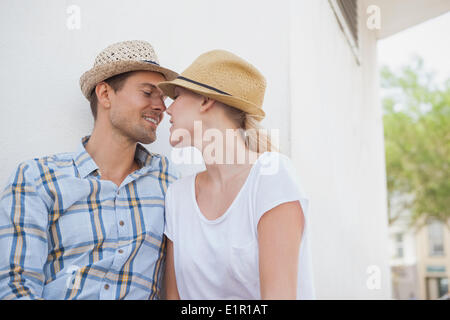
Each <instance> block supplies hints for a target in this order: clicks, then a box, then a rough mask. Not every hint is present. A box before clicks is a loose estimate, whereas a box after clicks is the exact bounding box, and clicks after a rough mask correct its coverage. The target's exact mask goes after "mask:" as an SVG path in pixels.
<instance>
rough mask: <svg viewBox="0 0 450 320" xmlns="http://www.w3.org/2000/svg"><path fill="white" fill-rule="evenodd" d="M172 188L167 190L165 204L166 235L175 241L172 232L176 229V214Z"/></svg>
mask: <svg viewBox="0 0 450 320" xmlns="http://www.w3.org/2000/svg"><path fill="white" fill-rule="evenodd" d="M171 194H172V186H169V188H167V192H166V198H165V201H164V202H165V204H164V218H165V219H164V234H165V235H166V236H167V238H169V239H170V240H171V241H173V233H172V230H173V228H174V226H173V223H174V218H173V215H174V212H173V209H172V196H171Z"/></svg>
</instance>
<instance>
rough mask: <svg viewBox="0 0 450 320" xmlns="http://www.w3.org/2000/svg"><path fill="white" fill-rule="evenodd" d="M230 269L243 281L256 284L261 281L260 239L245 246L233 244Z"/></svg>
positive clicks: (237, 278) (234, 275)
mask: <svg viewBox="0 0 450 320" xmlns="http://www.w3.org/2000/svg"><path fill="white" fill-rule="evenodd" d="M230 255H231V257H230V262H231V265H230V270H231V272H232V275H233V277H235V278H236V280H238V281H239V282H241V283H244V284H248V285H255V284H257V283H258V282H259V260H258V241H257V239H254V240H252V241H251V242H250V243H248V244H246V245H244V246H231V253H230Z"/></svg>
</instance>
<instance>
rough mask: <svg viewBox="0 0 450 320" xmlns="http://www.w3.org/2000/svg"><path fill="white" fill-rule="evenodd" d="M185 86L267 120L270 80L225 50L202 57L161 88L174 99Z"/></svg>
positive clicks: (159, 85) (163, 83)
mask: <svg viewBox="0 0 450 320" xmlns="http://www.w3.org/2000/svg"><path fill="white" fill-rule="evenodd" d="M176 86H179V87H183V88H186V89H188V90H191V91H193V92H195V93H198V94H200V95H203V96H206V97H209V98H211V99H214V100H217V101H220V102H222V103H224V104H226V105H229V106H231V107H235V108H237V109H240V110H242V111H245V112H247V113H249V114H251V115H253V116H255V117H256V118H257V119H258V120H262V119H263V118H264V117H265V112H264V111H263V109H262V104H263V101H264V93H265V90H266V80H265V78H264V76H263V75H262V74H261V73H260V72H259V71H258V70H257V69H256V68H255V67H254V66H252V65H251V64H250V63H248V62H247V61H245V60H244V59H242V58H240V57H238V56H236V55H235V54H233V53H231V52H228V51H225V50H213V51H209V52H206V53H204V54H202V55H201V56H200V57H198V58H197V59H196V60H195V61H194V62H193V63H192V64H191V65H190V66H189V67H188V68H187V69H186V70H184V71H183V72H182V73H181V74H180V75H179V76H178V77H177V78H176V79H175V80H172V81H164V82H160V83H159V84H158V87H159V88H160V89H161V90H162V91H163V92H164V94H166V95H167V96H169V97H171V98H172V99H174V97H175V92H174V90H175V87H176Z"/></svg>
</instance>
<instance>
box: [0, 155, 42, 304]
mask: <svg viewBox="0 0 450 320" xmlns="http://www.w3.org/2000/svg"><path fill="white" fill-rule="evenodd" d="M34 170H37V168H34ZM35 176H38V174H36V172H34V173H33V161H30V162H24V163H21V164H20V165H19V166H18V167H17V169H16V170H15V172H14V174H12V175H11V177H10V178H9V180H8V183H7V185H6V187H5V189H4V190H3V192H2V193H1V195H0V299H41V297H42V291H43V288H44V282H45V276H44V272H43V268H44V264H45V262H46V260H47V255H48V240H47V232H46V230H47V226H48V209H47V206H46V204H45V202H44V201H43V199H42V198H41V197H40V196H39V194H38V192H37V191H36V185H35V178H34V177H35Z"/></svg>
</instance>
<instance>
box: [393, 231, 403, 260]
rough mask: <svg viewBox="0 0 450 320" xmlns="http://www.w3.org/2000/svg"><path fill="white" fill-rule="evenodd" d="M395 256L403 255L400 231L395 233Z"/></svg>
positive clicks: (400, 256)
mask: <svg viewBox="0 0 450 320" xmlns="http://www.w3.org/2000/svg"><path fill="white" fill-rule="evenodd" d="M395 257H396V258H402V257H403V234H401V233H397V234H395Z"/></svg>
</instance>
